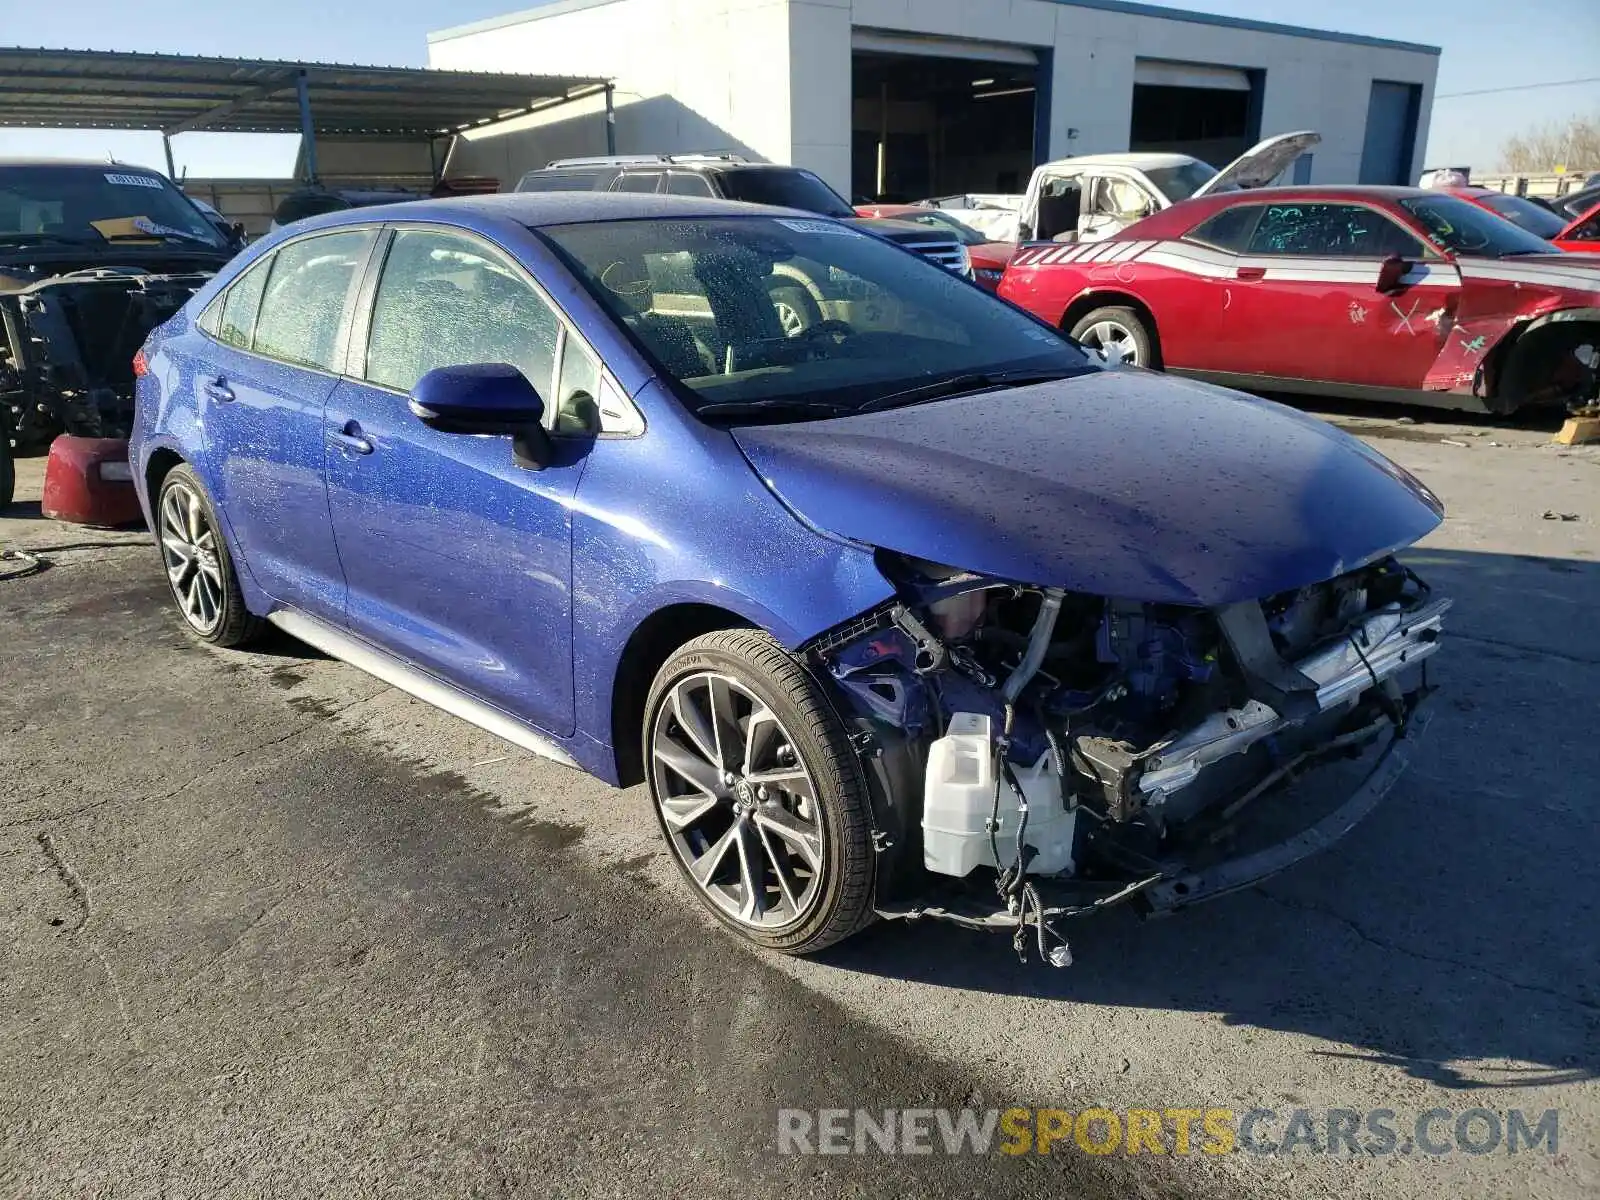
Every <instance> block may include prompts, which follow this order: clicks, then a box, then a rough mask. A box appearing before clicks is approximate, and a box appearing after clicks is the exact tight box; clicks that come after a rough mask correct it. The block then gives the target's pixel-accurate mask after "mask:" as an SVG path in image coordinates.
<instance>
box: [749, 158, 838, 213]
mask: <svg viewBox="0 0 1600 1200" xmlns="http://www.w3.org/2000/svg"><path fill="white" fill-rule="evenodd" d="M718 178H719V179H720V181H721V183H722V194H723V195H724V196H726V197H727V198H728V199H729V200H743V201H745V202H746V203H748V204H773V205H776V206H777V207H779V208H798V209H801V210H803V211H805V212H814V213H821V214H822V215H823V216H825V217H853V216H855V215H856V212H855V209H853V208H851V207H850V206H849V205H848V204H846V203H845V200H844V197H843V196H841V195H839V193H838V192H836V191H834V190H833V189H832V188H831V187H829V186H828V185H827V184H825V183H823V182H822V180H820V179H818V178H817V177H816V176H815V175H813V174H812V173H811V172H810V171H800V170H795V169H792V168H779V169H773V168H771V167H761V168H757V169H754V170H748V171H737V170H735V171H723V172H721V174H720V175H719V177H718Z"/></svg>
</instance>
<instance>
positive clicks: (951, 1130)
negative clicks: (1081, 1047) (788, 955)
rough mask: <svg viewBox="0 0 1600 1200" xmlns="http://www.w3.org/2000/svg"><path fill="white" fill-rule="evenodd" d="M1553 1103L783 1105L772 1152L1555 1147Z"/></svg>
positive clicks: (1383, 1151) (1381, 1151)
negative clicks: (1406, 1107)
mask: <svg viewBox="0 0 1600 1200" xmlns="http://www.w3.org/2000/svg"><path fill="white" fill-rule="evenodd" d="M1559 1140H1560V1112H1559V1110H1558V1109H1553V1108H1550V1109H1545V1110H1544V1111H1542V1112H1538V1113H1534V1112H1524V1111H1523V1110H1522V1109H1519V1108H1512V1109H1506V1110H1504V1111H1497V1110H1495V1109H1490V1108H1466V1109H1461V1110H1459V1111H1457V1110H1453V1109H1447V1108H1430V1109H1424V1110H1422V1111H1420V1112H1415V1113H1402V1112H1397V1111H1396V1110H1395V1109H1392V1108H1373V1109H1354V1108H1323V1109H1313V1108H1295V1109H1284V1110H1278V1109H1271V1108H1251V1109H1244V1110H1238V1109H1232V1108H1160V1109H1157V1108H1128V1109H1120V1110H1118V1109H1110V1108H1085V1109H1077V1110H1074V1109H1065V1108H1021V1107H1012V1108H1004V1109H1001V1108H988V1109H976V1108H959V1109H949V1108H882V1109H865V1108H858V1109H849V1108H822V1109H801V1108H781V1109H779V1110H778V1153H780V1154H951V1155H955V1154H995V1153H998V1154H1010V1155H1021V1154H1061V1153H1082V1154H1102V1155H1103V1154H1176V1155H1185V1154H1205V1155H1221V1154H1257V1155H1324V1154H1331V1155H1342V1154H1348V1155H1364V1156H1373V1155H1388V1154H1400V1155H1410V1154H1420V1155H1431V1156H1435V1157H1437V1156H1441V1155H1446V1154H1494V1153H1501V1154H1518V1153H1526V1152H1529V1151H1534V1152H1539V1153H1544V1154H1550V1155H1553V1154H1555V1153H1556V1152H1557V1149H1558V1146H1559Z"/></svg>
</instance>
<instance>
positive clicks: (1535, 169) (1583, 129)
mask: <svg viewBox="0 0 1600 1200" xmlns="http://www.w3.org/2000/svg"><path fill="white" fill-rule="evenodd" d="M1500 161H1501V163H1502V164H1503V165H1504V168H1505V169H1506V170H1507V171H1514V172H1516V173H1517V174H1519V175H1544V174H1547V173H1549V172H1551V171H1554V170H1555V169H1556V167H1558V166H1564V167H1566V169H1567V170H1569V171H1593V170H1600V114H1597V115H1595V116H1592V117H1579V116H1574V117H1571V118H1569V119H1568V120H1567V121H1566V122H1565V123H1564V124H1551V125H1543V126H1539V127H1537V128H1535V129H1530V130H1529V131H1528V132H1526V133H1521V134H1518V135H1517V136H1516V137H1511V138H1507V139H1506V141H1505V144H1504V145H1503V146H1501V148H1500Z"/></svg>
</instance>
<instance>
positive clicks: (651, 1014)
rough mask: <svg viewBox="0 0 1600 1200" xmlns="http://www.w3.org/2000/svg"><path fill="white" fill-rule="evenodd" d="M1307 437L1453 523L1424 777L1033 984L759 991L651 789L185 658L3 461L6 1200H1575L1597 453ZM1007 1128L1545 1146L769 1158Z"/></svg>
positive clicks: (292, 669) (1464, 429)
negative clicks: (1052, 1120) (1337, 1121)
mask: <svg viewBox="0 0 1600 1200" xmlns="http://www.w3.org/2000/svg"><path fill="white" fill-rule="evenodd" d="M1324 415H1327V416H1329V418H1330V419H1332V420H1335V421H1336V422H1337V423H1339V424H1341V425H1343V426H1345V427H1347V428H1351V429H1352V430H1353V431H1355V432H1357V433H1359V434H1361V435H1362V436H1364V437H1366V438H1367V439H1368V440H1369V441H1370V442H1371V444H1372V445H1374V446H1376V447H1377V448H1378V449H1380V450H1382V451H1383V452H1384V453H1386V454H1388V455H1390V456H1391V457H1393V458H1394V459H1396V460H1397V461H1399V462H1400V463H1402V464H1404V465H1405V466H1407V467H1408V468H1410V469H1411V470H1412V471H1414V472H1416V473H1417V474H1418V475H1419V476H1420V477H1421V478H1422V479H1423V480H1424V481H1425V482H1426V483H1427V484H1428V485H1429V486H1430V487H1432V488H1433V489H1434V490H1435V491H1436V492H1437V493H1438V494H1439V495H1440V496H1442V497H1443V498H1444V500H1445V502H1446V504H1447V505H1448V507H1449V512H1450V516H1449V519H1448V521H1447V522H1446V524H1445V525H1444V526H1443V527H1442V528H1441V529H1440V530H1439V531H1438V532H1437V533H1436V534H1435V535H1433V536H1432V537H1430V538H1429V539H1428V540H1427V542H1426V543H1424V544H1423V545H1422V546H1421V547H1419V548H1418V549H1417V550H1416V551H1415V552H1413V553H1412V554H1411V555H1410V556H1409V561H1410V562H1411V563H1412V564H1413V565H1414V566H1415V567H1416V569H1417V570H1418V571H1420V572H1421V573H1422V574H1423V575H1424V576H1425V577H1426V578H1427V579H1429V580H1430V581H1431V582H1432V583H1433V584H1434V585H1435V587H1436V588H1437V589H1438V590H1440V591H1442V592H1445V593H1447V594H1450V595H1453V596H1454V597H1455V598H1456V600H1457V604H1458V606H1457V608H1456V610H1455V611H1454V612H1453V613H1452V615H1451V617H1450V620H1449V625H1448V633H1447V643H1448V644H1447V646H1446V648H1445V649H1444V651H1443V652H1441V653H1440V654H1439V655H1438V657H1437V658H1436V659H1435V660H1434V661H1435V663H1436V665H1437V670H1436V672H1435V674H1436V676H1437V679H1438V682H1439V683H1440V684H1441V685H1442V688H1443V690H1442V691H1441V694H1440V697H1439V704H1438V706H1437V707H1438V715H1437V719H1436V720H1435V721H1434V722H1433V727H1432V729H1431V730H1430V732H1429V734H1428V739H1427V742H1426V743H1425V745H1424V747H1423V749H1422V751H1421V753H1420V754H1419V756H1418V758H1417V761H1416V764H1415V767H1414V769H1413V770H1412V772H1411V773H1410V774H1409V775H1408V776H1407V777H1405V778H1404V779H1403V780H1402V781H1401V783H1400V784H1399V785H1398V787H1397V788H1396V790H1395V791H1394V792H1393V793H1392V794H1391V796H1390V797H1389V799H1388V800H1387V801H1386V802H1385V803H1384V805H1383V806H1382V807H1381V808H1380V809H1379V810H1378V812H1377V813H1376V814H1375V815H1374V816H1372V817H1371V818H1370V819H1369V820H1368V822H1367V823H1366V824H1365V825H1364V826H1363V827H1362V828H1361V829H1360V830H1359V831H1358V832H1357V834H1355V835H1354V836H1352V837H1351V838H1350V839H1349V840H1348V841H1346V842H1345V843H1343V844H1341V845H1340V846H1339V847H1337V848H1336V849H1334V850H1333V851H1331V852H1329V853H1327V854H1326V855H1324V856H1322V857H1320V858H1317V859H1314V860H1312V861H1310V862H1308V863H1305V864H1302V865H1301V866H1300V867H1298V868H1297V869H1295V870H1293V871H1291V872H1289V873H1286V874H1284V875H1281V876H1278V877H1277V878H1275V879H1273V880H1270V881H1268V882H1267V883H1266V884H1265V885H1263V886H1261V887H1258V888H1255V889H1252V890H1250V891H1247V892H1244V893H1241V894H1239V895H1236V896H1233V897H1229V898H1227V899H1224V900H1220V901H1217V902H1216V903H1214V904H1211V905H1207V906H1203V907H1201V908H1198V909H1195V910H1193V911H1190V912H1187V913H1184V914H1181V915H1180V916H1178V917H1176V918H1173V919H1171V920H1167V921H1162V922H1153V923H1141V922H1139V921H1137V920H1136V919H1135V918H1133V917H1132V916H1130V915H1128V914H1126V913H1121V912H1118V913H1113V914H1110V915H1107V916H1105V917H1103V918H1098V919H1095V920H1093V921H1086V922H1080V923H1078V924H1077V925H1076V926H1074V927H1071V928H1070V929H1069V930H1068V933H1069V935H1070V936H1071V939H1072V944H1073V950H1074V954H1075V956H1076V960H1077V961H1076V964H1075V965H1074V966H1073V967H1071V968H1069V969H1067V970H1063V971H1053V970H1049V969H1047V968H1043V967H1041V966H1039V965H1037V964H1030V965H1028V966H1021V965H1019V964H1018V963H1017V961H1016V958H1015V956H1014V955H1013V953H1012V951H1011V947H1010V944H1009V939H1008V938H1002V937H996V936H985V935H980V934H973V933H965V932H962V931H958V930H954V929H949V928H941V927H927V926H920V925H887V924H886V925H880V926H877V927H875V928H873V929H871V930H869V931H867V932H866V933H865V934H863V935H861V936H859V937H857V938H855V939H853V940H851V941H850V942H848V943H846V944H843V945H841V946H838V947H836V948H834V949H833V950H832V951H830V952H828V953H826V954H825V955H823V956H822V957H820V958H817V959H812V960H804V961H793V960H786V959H780V958H775V957H771V956H767V955H764V954H761V953H758V952H755V951H751V950H747V949H745V948H743V947H742V946H741V945H740V944H738V943H736V942H735V941H734V940H732V938H731V937H729V936H728V935H726V934H724V933H722V932H720V931H719V930H717V929H716V928H715V927H714V926H713V925H712V923H711V922H710V921H709V920H708V919H703V918H702V917H701V916H700V914H699V911H698V909H697V908H695V907H693V902H692V899H691V897H690V896H689V895H688V893H687V890H686V889H685V888H684V886H683V885H682V884H681V883H680V882H679V881H678V879H677V878H676V877H675V874H674V873H673V871H672V869H671V866H670V864H669V863H668V862H667V861H666V859H665V857H664V853H665V852H664V848H663V847H662V846H660V845H659V844H658V835H657V833H656V831H655V827H654V821H653V818H652V816H651V814H650V811H649V806H648V799H647V796H646V795H645V793H644V792H643V791H642V790H641V789H635V790H632V791H628V792H617V791H613V790H610V789H608V788H606V787H604V786H602V785H600V784H598V783H596V782H594V781H592V780H590V779H588V778H587V777H585V776H582V775H579V774H577V773H575V772H571V771H567V770H565V769H563V768H560V767H557V766H554V765H551V764H548V763H545V762H542V761H540V760H537V759H534V758H531V757H530V756H528V755H526V754H524V753H522V752H521V751H519V750H516V749H513V748H511V747H509V746H507V745H506V744H504V743H502V742H499V741H497V740H496V739H494V738H493V737H490V736H489V735H486V734H483V733H480V732H478V731H477V730H475V729H473V728H471V727H469V726H466V725H464V724H462V723H460V722H458V721H456V720H454V719H453V718H451V717H448V716H446V715H444V714H442V713H439V712H437V711H435V710H432V709H430V708H428V707H426V706H424V705H422V704H420V703H418V702H416V701H413V700H410V699H408V698H407V697H404V696H402V695H400V694H398V693H396V692H393V691H391V690H389V689H387V688H385V687H383V686H382V685H380V684H378V683H376V682H375V681H373V680H371V679H370V678H368V677H366V676H363V675H361V674H359V673H358V672H356V671H354V670H353V669H351V668H348V667H346V666H344V665H343V664H340V663H338V662H334V661H331V660H328V659H326V658H322V657H320V656H318V655H316V654H315V652H313V651H310V650H309V649H308V648H306V647H305V646H303V645H300V644H298V643H295V642H293V641H291V640H289V639H287V638H277V639H274V640H271V641H269V642H268V643H267V645H266V646H264V647H263V648H261V649H259V650H256V651H252V652H249V653H239V652H223V651H214V650H211V649H207V648H204V647H201V646H199V645H198V644H196V643H194V642H192V641H190V640H189V639H188V638H187V637H186V636H185V635H184V634H183V632H182V631H181V629H180V628H179V626H178V624H177V621H176V618H175V617H174V616H173V615H172V613H171V612H170V611H169V606H168V601H167V596H166V590H165V584H164V581H163V579H162V576H161V572H160V569H159V565H158V563H157V559H156V556H155V552H154V550H153V549H151V548H150V545H149V540H148V536H147V535H144V534H129V533H115V534H108V533H104V532H99V531H92V530H80V529H73V528H69V527H64V526H57V525H54V524H52V523H50V522H47V521H43V520H42V519H40V518H39V517H38V516H37V503H36V501H37V497H38V486H39V479H40V469H41V465H42V460H28V461H25V462H24V463H22V464H21V466H22V470H21V485H20V489H19V503H18V504H17V505H15V506H14V507H13V508H12V509H11V510H9V512H8V513H7V514H6V515H4V516H0V549H4V548H7V547H18V546H22V547H27V546H33V547H46V548H47V549H44V550H42V551H41V553H42V555H43V557H44V558H45V559H46V560H47V562H48V564H49V565H48V569H45V570H43V571H41V572H38V573H36V574H32V575H28V576H26V577H16V578H11V579H0V1194H3V1195H5V1196H18V1197H24V1196H25V1197H51V1198H55V1197H67V1196H169V1195H170V1196H201V1195H207V1196H209V1195H219V1196H250V1197H254V1196H261V1197H269V1196H270V1197H291V1196H296V1197H297V1196H338V1197H344V1196H419V1197H421V1196H428V1197H434V1196H490V1195H529V1196H541V1197H543V1196H550V1197H583V1196H596V1197H602V1196H603V1197H612V1196H654V1195H661V1196H696V1197H699V1196H720V1195H733V1194H741V1195H746V1196H759V1195H794V1196H829V1197H832V1196H893V1197H910V1196H928V1197H933V1196H963V1197H965V1196H979V1195H982V1196H992V1197H1002V1196H1005V1197H1009V1196H1031V1195H1037V1196H1051V1197H1061V1198H1063V1200H1065V1198H1068V1197H1097V1196H1118V1197H1141V1196H1151V1197H1155V1196H1219V1197H1220V1196H1229V1197H1239V1196H1249V1197H1257V1196H1262V1197H1267V1196H1284V1197H1296V1198H1301V1197H1339V1198H1340V1200H1354V1198H1357V1197H1402V1198H1408V1197H1424V1196H1430V1197H1431V1196H1438V1197H1474V1196H1497V1197H1498V1196H1507V1197H1509V1196H1516V1197H1529V1198H1551V1200H1554V1198H1561V1200H1566V1198H1576V1197H1586V1196H1593V1195H1596V1194H1600V1082H1597V1080H1600V854H1597V849H1600V836H1597V834H1600V811H1597V808H1600V806H1597V803H1596V797H1597V795H1600V786H1597V783H1596V781H1597V780H1600V738H1597V737H1596V733H1595V718H1596V716H1597V715H1600V622H1597V621H1596V619H1595V612H1596V609H1597V607H1600V448H1573V449H1566V448H1560V447H1555V446H1551V445H1549V444H1548V437H1549V432H1548V430H1547V429H1533V428H1504V427H1499V426H1495V425H1491V424H1488V423H1474V422H1472V421H1470V420H1466V421H1439V420H1437V419H1434V418H1430V417H1422V418H1421V419H1420V420H1419V421H1417V422H1415V423H1412V422H1409V421H1408V422H1401V421H1398V420H1396V418H1395V414H1394V413H1393V412H1381V411H1378V410H1362V411H1360V412H1357V411H1355V410H1340V411H1335V412H1327V413H1325V414H1324ZM1445 439H1448V440H1445ZM1451 443H1457V444H1451ZM1546 512H1548V513H1550V514H1551V515H1550V517H1548V518H1547V517H1546V516H1545V513H1546ZM1562 514H1571V515H1572V517H1573V519H1570V520H1563V519H1561V515H1562ZM18 568H19V564H18V563H17V562H0V576H4V575H6V574H8V573H10V572H13V571H16V570H17V569H18ZM1011 1104H1022V1105H1050V1106H1059V1107H1061V1108H1065V1109H1071V1110H1081V1109H1083V1108H1085V1107H1088V1106H1091V1105H1095V1104H1102V1105H1108V1106H1110V1107H1112V1108H1114V1109H1115V1108H1127V1107H1130V1106H1137V1107H1150V1108H1156V1109H1165V1108H1173V1107H1194V1108H1210V1107H1227V1108H1231V1109H1235V1110H1237V1111H1239V1112H1241V1113H1242V1112H1243V1111H1244V1110H1247V1109H1250V1108H1257V1107H1259V1108H1267V1109H1272V1110H1274V1111H1275V1112H1276V1113H1278V1114H1279V1116H1278V1118H1277V1119H1276V1122H1275V1123H1274V1124H1270V1125H1268V1126H1266V1127H1265V1128H1266V1133H1267V1137H1268V1138H1274V1137H1278V1136H1281V1135H1282V1133H1283V1130H1284V1121H1285V1120H1286V1119H1287V1118H1288V1116H1289V1114H1290V1113H1291V1112H1292V1110H1294V1109H1296V1108H1306V1109H1310V1110H1312V1111H1313V1112H1317V1113H1320V1112H1322V1111H1324V1110H1326V1109H1328V1108H1346V1109H1354V1110H1358V1111H1364V1110H1369V1109H1373V1108H1388V1109H1393V1110H1396V1113H1397V1114H1398V1115H1399V1121H1398V1123H1399V1124H1400V1126H1401V1128H1402V1129H1409V1127H1410V1126H1409V1123H1410V1121H1411V1119H1412V1118H1414V1117H1415V1116H1416V1115H1417V1114H1418V1113H1421V1112H1423V1111H1425V1110H1428V1109H1431V1108H1442V1109H1447V1110H1449V1111H1450V1113H1452V1114H1458V1113H1461V1112H1464V1111H1466V1110H1469V1109H1473V1108H1484V1109H1489V1110H1493V1111H1494V1112H1496V1113H1497V1114H1504V1113H1505V1112H1506V1111H1507V1110H1509V1109H1513V1108H1520V1109H1523V1110H1525V1111H1527V1112H1528V1113H1529V1115H1530V1117H1531V1118H1537V1117H1538V1116H1539V1115H1540V1114H1542V1113H1543V1112H1544V1110H1546V1109H1557V1110H1559V1146H1558V1148H1557V1151H1556V1153H1554V1154H1550V1153H1547V1152H1546V1151H1545V1150H1543V1149H1537V1150H1533V1151H1528V1150H1524V1151H1523V1152H1521V1153H1519V1154H1515V1155H1511V1154H1508V1153H1506V1151H1505V1149H1504V1147H1503V1146H1502V1147H1500V1148H1498V1149H1496V1150H1494V1151H1492V1152H1490V1153H1486V1154H1482V1155H1472V1154H1468V1153H1464V1152H1461V1151H1453V1152H1451V1153H1448V1154H1444V1155H1440V1156H1433V1155H1428V1154H1423V1153H1421V1152H1418V1151H1415V1150H1414V1151H1413V1152H1412V1153H1409V1154H1402V1153H1396V1154H1383V1155H1373V1154H1356V1155H1351V1154H1340V1155H1335V1156H1328V1155H1317V1154H1312V1153H1309V1152H1307V1151H1306V1150H1304V1148H1302V1149H1301V1150H1298V1151H1296V1152H1295V1153H1294V1154H1291V1155H1288V1156H1280V1155H1256V1154H1249V1153H1233V1154H1227V1155H1222V1156H1215V1157H1213V1156H1202V1155H1198V1154H1192V1155H1188V1156H1156V1155H1150V1154H1142V1155H1134V1156H1128V1155H1124V1154H1120V1153H1119V1154H1114V1155H1111V1156H1107V1157H1094V1156H1089V1155H1085V1154H1083V1153H1081V1152H1079V1151H1077V1150H1074V1149H1070V1148H1065V1147H1063V1148H1060V1149H1058V1151H1057V1153H1055V1154H1054V1155H1052V1156H1050V1157H1049V1158H1044V1159H1041V1158H1039V1157H1037V1156H1032V1155H1029V1156H1024V1157H1021V1158H1010V1157H1006V1156H1002V1155H999V1154H990V1155H988V1156H984V1157H981V1158H972V1157H946V1156H944V1155H942V1154H936V1155H933V1156H929V1157H904V1156H897V1157H888V1156H884V1155H881V1154H874V1155H871V1156H867V1157H855V1156H846V1157H791V1156H780V1155H779V1154H778V1153H777V1150H776V1111H777V1109H778V1108H779V1107H794V1108H816V1107H819V1106H838V1107H857V1106H865V1107H876V1108H882V1107H886V1106H893V1107H898V1108H904V1107H914V1106H947V1107H961V1106H973V1107H979V1108H983V1107H988V1106H1006V1105H1011ZM1441 1128H1443V1129H1448V1125H1446V1126H1442V1127H1441Z"/></svg>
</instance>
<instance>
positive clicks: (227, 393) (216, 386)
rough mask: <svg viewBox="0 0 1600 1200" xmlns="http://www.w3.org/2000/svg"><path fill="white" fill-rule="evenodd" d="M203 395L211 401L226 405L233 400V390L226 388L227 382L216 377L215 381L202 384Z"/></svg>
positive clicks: (210, 380) (220, 377) (211, 380)
mask: <svg viewBox="0 0 1600 1200" xmlns="http://www.w3.org/2000/svg"><path fill="white" fill-rule="evenodd" d="M204 391H205V394H206V395H208V396H210V397H211V398H212V399H213V400H217V401H220V402H221V403H223V404H227V403H228V402H229V401H231V400H232V399H233V389H232V388H231V387H229V386H228V383H227V380H225V379H223V378H222V376H220V375H218V376H217V377H216V378H215V379H208V380H206V382H205V384H204Z"/></svg>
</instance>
